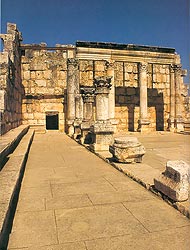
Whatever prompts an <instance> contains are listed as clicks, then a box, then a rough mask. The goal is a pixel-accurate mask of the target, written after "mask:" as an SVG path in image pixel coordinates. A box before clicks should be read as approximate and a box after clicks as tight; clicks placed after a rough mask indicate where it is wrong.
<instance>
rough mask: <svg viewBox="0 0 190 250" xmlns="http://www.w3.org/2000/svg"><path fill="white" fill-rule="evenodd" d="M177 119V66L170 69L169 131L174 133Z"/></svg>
mask: <svg viewBox="0 0 190 250" xmlns="http://www.w3.org/2000/svg"><path fill="white" fill-rule="evenodd" d="M174 119H175V65H171V67H170V117H169V120H168V130H169V131H174V129H175V126H174Z"/></svg>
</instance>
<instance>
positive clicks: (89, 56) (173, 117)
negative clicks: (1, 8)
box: [0, 23, 189, 150]
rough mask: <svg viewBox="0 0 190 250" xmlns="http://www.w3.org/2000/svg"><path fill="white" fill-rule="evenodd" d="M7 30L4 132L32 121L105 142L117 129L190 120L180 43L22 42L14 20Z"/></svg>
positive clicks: (2, 63)
mask: <svg viewBox="0 0 190 250" xmlns="http://www.w3.org/2000/svg"><path fill="white" fill-rule="evenodd" d="M0 36H1V39H2V41H3V45H4V48H3V51H2V52H1V53H0V67H1V76H0V81H1V89H0V99H1V106H0V108H1V110H0V111H1V134H4V133H6V132H7V131H9V130H10V129H12V128H15V127H17V126H19V125H20V124H29V125H30V126H31V127H33V128H35V129H36V130H38V131H44V132H45V131H47V130H49V129H55V130H59V131H63V132H66V133H67V134H69V135H70V136H72V137H74V138H79V139H80V140H81V142H82V143H84V142H90V143H91V144H92V148H94V149H95V150H103V149H105V148H106V149H108V148H109V145H110V143H111V142H113V134H114V133H119V132H127V131H132V132H133V131H139V132H141V133H144V132H149V131H166V130H167V131H172V132H176V131H184V128H188V124H189V123H188V119H189V118H188V108H187V107H189V104H188V102H189V99H188V98H187V86H186V85H184V83H183V76H185V75H186V70H183V69H182V65H181V60H180V56H179V55H178V54H177V53H176V51H175V49H173V48H162V47H155V46H142V45H131V44H116V43H104V42H82V41H78V42H76V44H75V45H60V44H57V45H56V46H55V47H48V46H47V45H46V44H45V43H41V44H23V43H22V35H21V33H20V32H19V31H18V29H17V26H16V24H11V23H8V25H7V34H1V35H0ZM184 125H185V126H184Z"/></svg>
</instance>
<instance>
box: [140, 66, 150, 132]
mask: <svg viewBox="0 0 190 250" xmlns="http://www.w3.org/2000/svg"><path fill="white" fill-rule="evenodd" d="M147 71H148V64H147V63H145V62H143V63H139V87H140V118H139V121H138V131H139V132H147V131H149V125H150V121H149V119H148V96H147V81H148V77H147Z"/></svg>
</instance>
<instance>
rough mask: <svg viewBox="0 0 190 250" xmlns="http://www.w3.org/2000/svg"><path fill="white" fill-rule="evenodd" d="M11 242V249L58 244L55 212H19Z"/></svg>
mask: <svg viewBox="0 0 190 250" xmlns="http://www.w3.org/2000/svg"><path fill="white" fill-rule="evenodd" d="M9 242H10V244H9V248H22V247H31V246H33V245H37V246H43V245H51V244H57V243H58V240H57V234H56V222H55V217H54V212H53V211H39V212H36V211H35V212H32V211H31V212H22V213H21V212H17V214H16V216H15V220H14V224H13V230H12V232H11V236H10V241H9Z"/></svg>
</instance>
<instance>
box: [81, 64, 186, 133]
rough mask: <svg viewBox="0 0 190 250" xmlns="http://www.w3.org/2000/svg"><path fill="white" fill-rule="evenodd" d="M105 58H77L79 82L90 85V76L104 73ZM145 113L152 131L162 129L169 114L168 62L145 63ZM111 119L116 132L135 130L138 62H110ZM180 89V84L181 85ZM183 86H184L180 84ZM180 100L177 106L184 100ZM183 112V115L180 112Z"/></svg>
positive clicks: (137, 97) (137, 116)
mask: <svg viewBox="0 0 190 250" xmlns="http://www.w3.org/2000/svg"><path fill="white" fill-rule="evenodd" d="M106 64H107V61H106V60H80V61H79V71H80V85H81V86H93V78H94V77H97V76H103V75H106V74H107V66H106ZM147 78H148V79H147V83H148V115H149V117H148V118H149V120H150V121H151V127H152V130H166V129H167V126H168V123H167V120H168V118H169V114H170V95H171V93H170V81H171V71H170V65H168V64H160V63H157V64H156V63H154V64H153V63H149V64H148V75H147ZM114 85H115V104H116V105H115V118H116V119H117V122H118V125H117V129H118V131H123V130H124V131H128V130H130V131H136V130H137V128H138V119H139V102H140V100H139V69H138V63H137V62H136V63H134V62H119V61H116V62H115V63H114ZM181 85H182V88H183V86H184V85H183V83H182V84H181ZM184 89H185V87H184ZM185 96H186V94H184V98H183V97H182V99H181V105H182V106H184V105H183V102H184V100H185ZM184 115H185V114H184Z"/></svg>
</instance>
